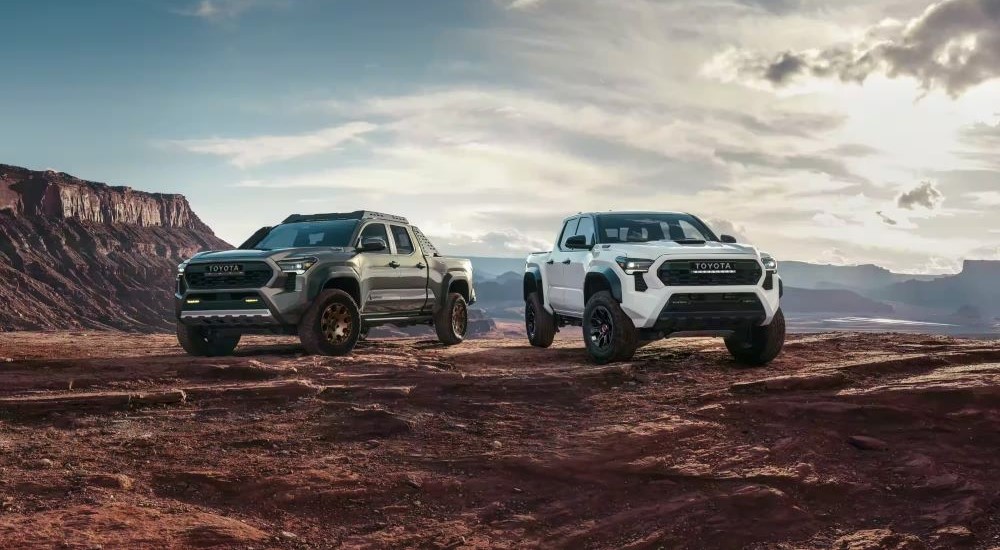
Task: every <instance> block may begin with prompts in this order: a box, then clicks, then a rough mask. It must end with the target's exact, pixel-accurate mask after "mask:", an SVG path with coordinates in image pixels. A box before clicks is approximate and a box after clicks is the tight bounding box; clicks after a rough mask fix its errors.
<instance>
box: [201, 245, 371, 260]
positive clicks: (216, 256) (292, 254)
mask: <svg viewBox="0 0 1000 550" xmlns="http://www.w3.org/2000/svg"><path fill="white" fill-rule="evenodd" d="M356 254H357V252H355V251H354V250H351V249H349V248H330V247H328V246H324V247H313V248H278V249H275V250H253V249H251V250H239V249H237V250H220V251H209V252H200V253H198V254H195V255H194V256H193V257H192V258H191V260H190V261H191V263H208V262H247V261H252V260H265V259H271V260H274V261H278V260H284V259H286V258H300V257H305V256H312V257H316V258H321V259H339V258H343V259H349V258H353V257H354V256H355V255H356Z"/></svg>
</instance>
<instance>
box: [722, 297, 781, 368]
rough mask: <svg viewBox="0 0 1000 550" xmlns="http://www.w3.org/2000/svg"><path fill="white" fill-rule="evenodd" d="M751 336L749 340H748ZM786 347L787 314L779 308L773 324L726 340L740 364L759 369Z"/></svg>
mask: <svg viewBox="0 0 1000 550" xmlns="http://www.w3.org/2000/svg"><path fill="white" fill-rule="evenodd" d="M748 336H749V338H748ZM784 345H785V314H784V313H783V312H782V311H781V309H780V308H779V309H778V311H777V312H776V313H775V314H774V319H773V320H771V324H769V325H767V326H763V327H753V328H752V329H750V334H749V335H748V334H747V333H746V332H745V331H739V332H737V333H734V334H733V335H732V336H730V337H729V338H726V348H727V349H729V353H731V354H732V355H733V358H734V359H736V360H737V361H739V362H740V363H742V364H744V365H747V366H753V367H759V366H763V365H766V364H768V363H770V362H771V361H773V360H774V358H775V357H777V356H778V354H779V353H781V348H782V347H784Z"/></svg>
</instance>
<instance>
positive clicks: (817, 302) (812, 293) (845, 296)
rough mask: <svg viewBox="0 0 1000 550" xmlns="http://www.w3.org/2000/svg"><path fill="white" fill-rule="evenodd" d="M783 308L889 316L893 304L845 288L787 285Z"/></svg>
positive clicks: (788, 309) (782, 301)
mask: <svg viewBox="0 0 1000 550" xmlns="http://www.w3.org/2000/svg"><path fill="white" fill-rule="evenodd" d="M781 308H782V309H783V310H784V311H785V312H787V313H837V314H850V315H854V316H868V315H876V316H889V315H892V314H893V313H894V312H895V310H894V308H893V307H892V306H891V305H888V304H884V303H882V302H877V301H875V300H871V299H868V298H865V297H864V296H861V295H860V294H858V293H856V292H853V291H850V290H845V289H810V288H794V287H787V286H786V287H785V296H784V298H783V299H782V300H781Z"/></svg>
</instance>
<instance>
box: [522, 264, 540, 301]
mask: <svg viewBox="0 0 1000 550" xmlns="http://www.w3.org/2000/svg"><path fill="white" fill-rule="evenodd" d="M523 287H524V300H525V301H528V296H530V295H531V293H532V292H537V293H538V297H539V298H540V299H541V301H542V303H543V304H544V303H545V288H544V287H543V286H542V270H541V269H539V268H538V266H534V265H533V266H531V267H529V268H528V270H527V271H526V272H525V273H524V283H523Z"/></svg>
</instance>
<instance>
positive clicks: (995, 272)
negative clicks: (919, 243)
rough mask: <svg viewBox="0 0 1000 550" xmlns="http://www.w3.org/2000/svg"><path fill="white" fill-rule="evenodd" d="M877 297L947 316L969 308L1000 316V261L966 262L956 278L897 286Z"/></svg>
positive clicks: (881, 291) (898, 284) (887, 289)
mask: <svg viewBox="0 0 1000 550" xmlns="http://www.w3.org/2000/svg"><path fill="white" fill-rule="evenodd" d="M876 295H877V297H878V298H880V299H884V300H892V301H897V302H903V303H906V304H913V305H918V306H922V307H930V308H938V309H942V310H946V311H948V312H955V311H956V310H959V308H961V307H962V306H970V307H974V308H975V310H976V311H978V312H982V313H985V314H987V315H990V316H995V315H1000V261H986V260H967V261H966V262H965V264H964V265H963V267H962V272H961V273H959V274H957V275H950V276H947V277H941V278H938V279H935V280H932V281H906V282H902V283H896V284H894V285H891V286H889V287H887V288H884V289H882V290H880V291H878V292H877V293H876Z"/></svg>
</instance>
